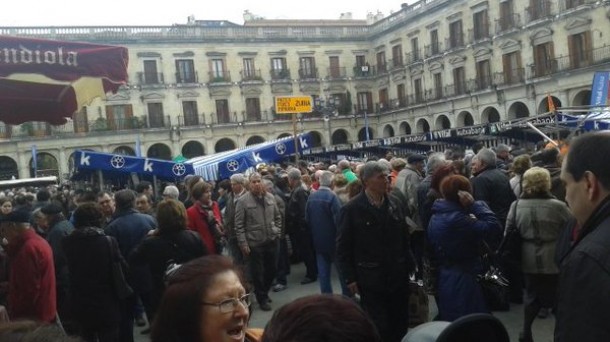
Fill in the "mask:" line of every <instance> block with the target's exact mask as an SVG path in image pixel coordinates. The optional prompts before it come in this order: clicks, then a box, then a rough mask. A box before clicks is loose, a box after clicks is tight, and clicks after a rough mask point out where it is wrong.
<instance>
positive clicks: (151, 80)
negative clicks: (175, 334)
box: [138, 72, 165, 85]
mask: <svg viewBox="0 0 610 342" xmlns="http://www.w3.org/2000/svg"><path fill="white" fill-rule="evenodd" d="M163 83H165V81H164V79H163V73H161V72H139V73H138V84H139V85H154V84H163Z"/></svg>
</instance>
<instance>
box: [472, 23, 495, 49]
mask: <svg viewBox="0 0 610 342" xmlns="http://www.w3.org/2000/svg"><path fill="white" fill-rule="evenodd" d="M489 40H491V33H490V31H489V23H484V24H483V25H476V24H475V27H474V28H472V29H469V30H468V41H469V42H470V43H471V44H476V43H481V42H485V41H489Z"/></svg>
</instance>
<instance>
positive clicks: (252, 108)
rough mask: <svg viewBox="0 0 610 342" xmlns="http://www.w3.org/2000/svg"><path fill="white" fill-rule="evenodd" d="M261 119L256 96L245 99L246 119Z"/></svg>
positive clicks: (259, 105) (258, 101)
mask: <svg viewBox="0 0 610 342" xmlns="http://www.w3.org/2000/svg"><path fill="white" fill-rule="evenodd" d="M260 120H261V103H260V100H259V99H258V97H255V98H249V99H246V121H260Z"/></svg>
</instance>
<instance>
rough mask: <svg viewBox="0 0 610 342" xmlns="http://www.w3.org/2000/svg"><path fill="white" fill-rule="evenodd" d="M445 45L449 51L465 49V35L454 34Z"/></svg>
mask: <svg viewBox="0 0 610 342" xmlns="http://www.w3.org/2000/svg"><path fill="white" fill-rule="evenodd" d="M445 45H446V46H447V49H448V50H452V49H458V48H461V47H464V35H463V34H462V33H452V34H451V37H449V38H447V39H446V42H445Z"/></svg>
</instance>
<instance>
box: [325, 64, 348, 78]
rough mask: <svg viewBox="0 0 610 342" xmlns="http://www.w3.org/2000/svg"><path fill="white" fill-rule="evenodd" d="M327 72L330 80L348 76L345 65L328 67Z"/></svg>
mask: <svg viewBox="0 0 610 342" xmlns="http://www.w3.org/2000/svg"><path fill="white" fill-rule="evenodd" d="M326 72H327V75H328V79H329V80H338V79H344V78H346V77H347V71H346V69H345V67H333V68H328V69H327V71H326Z"/></svg>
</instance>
